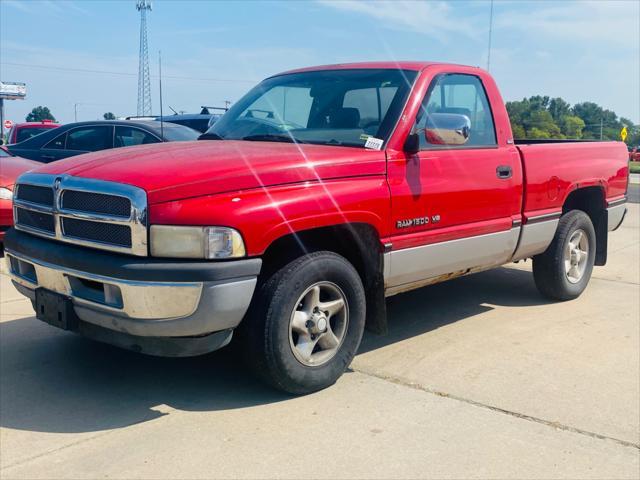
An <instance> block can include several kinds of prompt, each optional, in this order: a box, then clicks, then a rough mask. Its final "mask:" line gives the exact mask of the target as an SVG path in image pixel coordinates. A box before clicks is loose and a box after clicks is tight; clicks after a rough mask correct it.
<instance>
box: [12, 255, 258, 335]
mask: <svg viewBox="0 0 640 480" xmlns="http://www.w3.org/2000/svg"><path fill="white" fill-rule="evenodd" d="M6 259H7V260H6V261H7V266H8V272H9V274H10V276H11V278H12V280H13V282H14V284H15V285H16V287H17V288H18V290H19V291H20V292H21V293H22V294H24V295H25V296H27V297H29V298H30V299H31V300H33V301H35V290H36V289H37V288H44V289H47V290H51V291H53V292H56V293H59V294H62V295H64V296H66V297H68V298H70V299H71V301H72V303H73V308H74V311H75V313H76V314H77V316H78V318H79V319H80V320H82V321H84V322H88V323H91V324H93V325H97V326H99V327H103V328H105V329H109V330H114V331H117V332H121V333H124V334H128V335H134V336H142V337H186V336H198V335H205V334H209V333H211V332H216V331H222V330H227V329H232V328H234V327H236V326H237V325H238V324H239V323H240V321H241V320H242V318H243V317H244V315H245V313H246V311H247V309H248V307H249V303H250V301H251V297H252V295H253V291H254V289H255V285H256V281H257V277H249V278H247V277H245V278H241V279H233V280H231V279H227V280H223V281H200V282H161V281H147V280H144V281H134V280H127V279H122V278H114V277H107V276H102V275H96V274H92V273H88V272H81V271H77V270H74V269H71V268H67V267H61V266H58V265H53V264H50V263H47V262H45V261H42V260H37V259H34V258H31V257H28V256H25V255H22V254H19V253H17V252H14V251H12V250H7V251H6Z"/></svg>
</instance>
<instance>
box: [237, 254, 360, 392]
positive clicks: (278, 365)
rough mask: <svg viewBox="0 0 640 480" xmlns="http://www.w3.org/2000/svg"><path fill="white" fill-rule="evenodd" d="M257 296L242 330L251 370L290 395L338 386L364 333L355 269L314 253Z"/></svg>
mask: <svg viewBox="0 0 640 480" xmlns="http://www.w3.org/2000/svg"><path fill="white" fill-rule="evenodd" d="M257 295H258V296H257V298H256V299H255V302H254V303H253V305H252V307H251V311H250V313H249V315H248V318H247V319H245V321H244V322H243V324H241V326H240V331H239V337H240V340H241V341H242V342H243V344H244V350H245V358H246V359H247V360H248V362H249V364H250V366H252V367H253V368H254V370H255V371H256V372H257V373H258V375H259V376H260V377H262V378H263V379H264V380H265V381H267V382H268V383H269V384H271V385H273V386H274V387H276V388H278V389H280V390H284V391H286V392H289V393H294V394H305V393H310V392H314V391H317V390H321V389H323V388H325V387H328V386H329V385H332V384H333V383H335V381H336V380H337V379H338V378H339V377H340V376H341V375H342V373H343V372H344V371H345V369H346V368H347V367H348V366H349V364H350V363H351V360H352V359H353V357H354V355H355V354H356V351H357V350H358V346H359V345H360V340H361V338H362V333H363V331H364V323H365V309H366V303H365V293H364V288H363V286H362V281H361V280H360V277H359V275H358V272H357V271H356V270H355V268H354V267H353V266H352V265H351V264H350V263H349V262H348V261H347V260H346V259H345V258H344V257H341V256H340V255H336V254H335V253H332V252H317V253H312V254H309V255H305V256H303V257H300V258H298V259H296V260H293V261H292V262H290V263H289V264H287V265H285V266H284V267H282V268H281V269H280V270H278V271H277V272H275V273H274V274H273V275H271V277H270V278H269V279H267V280H266V281H265V282H264V283H263V284H262V286H261V288H260V290H259V292H258V293H257Z"/></svg>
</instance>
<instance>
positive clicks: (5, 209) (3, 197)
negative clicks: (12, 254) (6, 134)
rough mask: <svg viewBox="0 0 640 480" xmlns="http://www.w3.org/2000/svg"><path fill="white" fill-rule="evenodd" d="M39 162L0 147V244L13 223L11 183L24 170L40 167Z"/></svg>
mask: <svg viewBox="0 0 640 480" xmlns="http://www.w3.org/2000/svg"><path fill="white" fill-rule="evenodd" d="M41 166H42V164H41V163H39V162H33V161H31V160H27V159H26V158H20V157H16V156H14V155H11V154H10V153H9V152H7V151H6V150H5V149H4V148H2V147H0V245H1V244H2V242H3V240H4V234H5V232H6V231H7V230H8V229H9V228H11V226H12V225H13V207H12V198H13V184H14V183H15V181H16V178H18V176H19V175H20V174H22V173H24V172H27V171H29V170H33V169H34V168H38V167H41Z"/></svg>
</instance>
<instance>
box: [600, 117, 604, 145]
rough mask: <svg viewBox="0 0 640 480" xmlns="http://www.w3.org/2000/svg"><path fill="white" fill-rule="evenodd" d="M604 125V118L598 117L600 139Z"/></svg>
mask: <svg viewBox="0 0 640 480" xmlns="http://www.w3.org/2000/svg"><path fill="white" fill-rule="evenodd" d="M603 126H604V118H603V117H600V140H602V127H603Z"/></svg>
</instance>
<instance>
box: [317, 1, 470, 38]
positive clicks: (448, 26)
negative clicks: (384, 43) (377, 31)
mask: <svg viewBox="0 0 640 480" xmlns="http://www.w3.org/2000/svg"><path fill="white" fill-rule="evenodd" d="M319 3H320V4H322V5H325V6H327V7H331V8H334V9H336V10H342V11H346V12H354V13H358V14H361V15H363V16H366V17H370V18H373V19H376V20H379V21H380V27H382V28H394V29H409V30H411V31H412V32H414V33H419V34H422V35H425V36H428V37H432V38H435V39H437V40H440V41H443V42H444V41H446V40H448V39H449V38H450V36H451V34H462V35H464V36H465V37H467V38H468V37H472V38H474V37H475V36H476V34H477V29H475V28H472V23H471V19H470V18H469V17H466V18H460V17H459V16H457V15H453V14H452V8H451V6H450V5H449V4H448V3H446V2H442V1H430V2H415V1H407V0H395V1H390V0H380V1H376V2H365V1H362V0H319Z"/></svg>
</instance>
